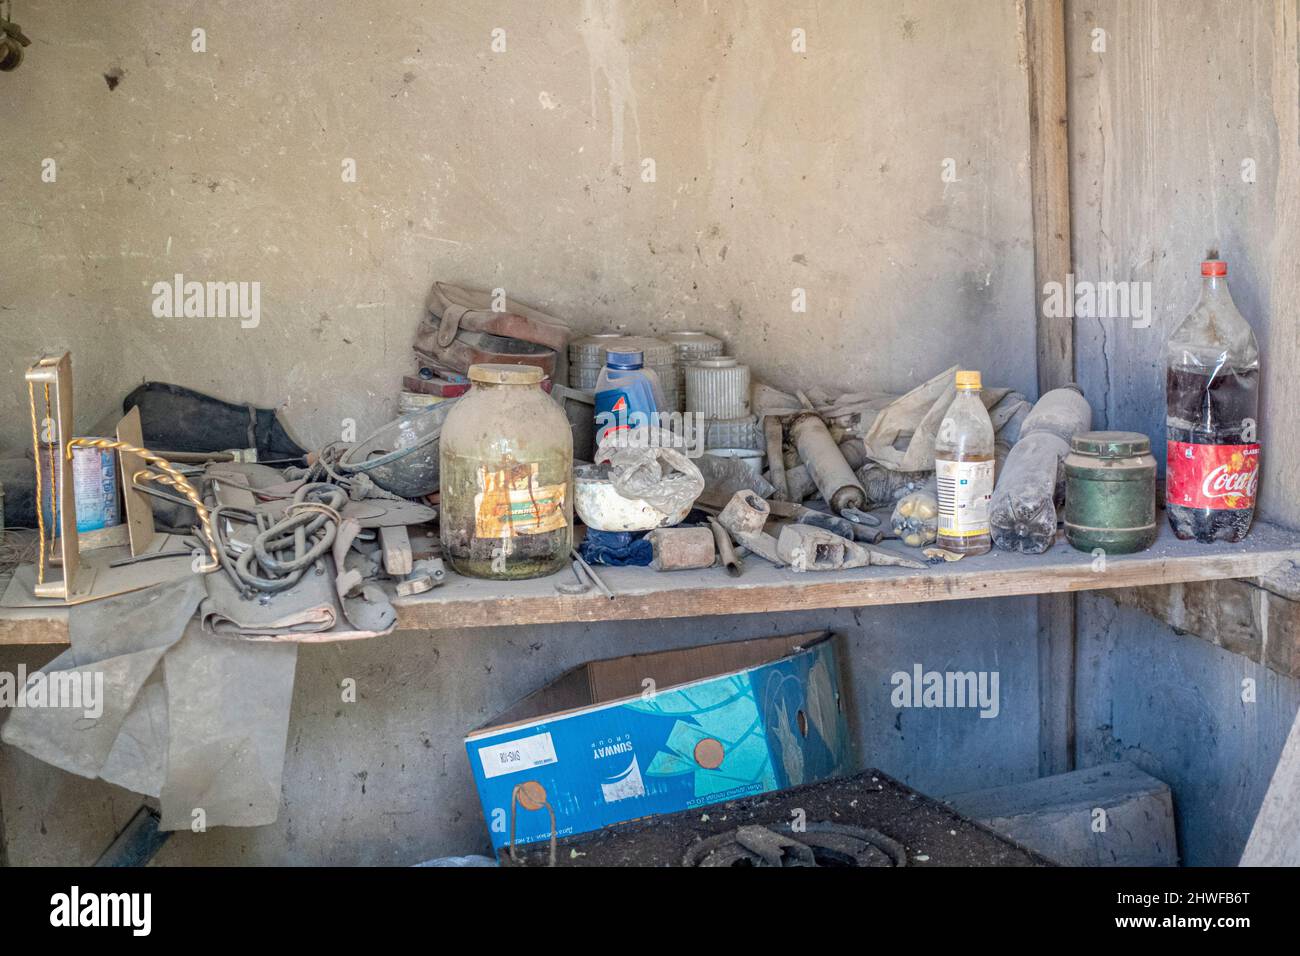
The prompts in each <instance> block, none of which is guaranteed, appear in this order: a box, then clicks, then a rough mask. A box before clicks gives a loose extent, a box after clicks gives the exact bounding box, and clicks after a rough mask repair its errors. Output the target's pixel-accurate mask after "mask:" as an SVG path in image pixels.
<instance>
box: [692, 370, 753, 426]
mask: <svg viewBox="0 0 1300 956" xmlns="http://www.w3.org/2000/svg"><path fill="white" fill-rule="evenodd" d="M686 411H688V412H691V413H693V414H695V415H702V416H704V417H705V418H708V419H714V418H744V417H745V416H747V415H748V414H749V366H748V365H740V364H738V363H737V362H736V360H735V359H734V358H726V357H722V356H719V357H717V358H707V359H700V360H699V361H698V362H692V363H691V364H690V365H687V366H686Z"/></svg>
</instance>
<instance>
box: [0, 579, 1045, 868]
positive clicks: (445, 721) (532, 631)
mask: <svg viewBox="0 0 1300 956" xmlns="http://www.w3.org/2000/svg"><path fill="white" fill-rule="evenodd" d="M1033 612H1034V602H1033V600H1032V599H1020V598H1017V599H1000V600H988V601H968V602H958V603H949V604H938V605H933V606H929V607H927V606H924V605H909V606H902V607H894V608H879V609H866V610H861V611H857V612H855V611H836V612H825V613H816V612H812V613H799V614H775V615H748V616H743V617H729V618H706V619H693V620H687V621H680V620H674V621H648V622H635V623H630V624H627V625H600V626H594V625H592V626H586V625H572V626H563V627H558V626H557V627H539V628H490V629H482V630H470V631H447V632H438V633H435V634H432V635H427V634H397V635H393V636H391V637H388V638H383V639H380V640H374V641H357V642H350V643H342V644H333V645H303V647H302V648H301V649H300V652H299V657H298V670H297V678H296V684H295V687H294V700H293V713H292V717H291V720H290V725H289V743H288V753H287V756H286V760H285V774H284V787H283V793H282V801H283V802H282V806H281V812H280V818H279V820H277V822H276V823H274V824H273V825H271V826H266V827H256V828H249V829H240V828H216V829H213V830H211V831H209V832H207V833H203V834H194V833H190V832H188V831H183V832H180V833H178V834H176V835H175V836H174V837H172V839H171V840H170V842H169V843H168V844H167V845H166V846H165V847H164V848H163V850H162V852H161V853H160V854H159V856H158V857H157V860H158V862H159V863H166V864H216V865H224V864H238V863H259V864H310V863H335V864H371V863H383V864H408V863H415V862H419V861H420V860H424V859H429V858H431V857H434V856H441V855H447V854H460V853H468V852H475V851H484V850H486V848H487V846H488V833H487V829H486V824H485V822H484V820H483V814H482V811H481V809H480V807H479V803H478V798H477V795H476V793H475V790H474V785H473V780H472V778H471V777H470V771H469V764H468V760H467V757H466V755H465V749H464V743H463V737H464V734H465V732H466V731H468V730H471V729H473V728H474V727H477V726H479V725H480V724H482V723H485V722H486V721H487V720H488V719H489V718H491V717H492V716H493V715H495V714H497V713H499V712H501V711H502V710H504V709H505V708H506V707H507V706H508V705H509V704H511V703H513V702H514V701H515V700H517V699H518V698H520V697H522V696H524V695H525V694H527V693H529V692H531V691H533V690H535V689H537V688H538V687H540V686H542V685H544V684H546V683H547V682H549V681H551V680H553V679H555V678H556V677H558V676H559V675H560V674H561V673H562V672H564V671H565V670H567V669H568V668H570V667H573V666H575V665H577V664H580V663H582V662H584V661H587V660H593V659H597V658H601V657H614V656H619V655H621V654H629V653H636V652H639V651H649V650H658V649H663V648H671V647H688V646H694V645H698V644H707V643H712V642H715V641H725V640H738V639H742V638H747V637H758V636H765V635H772V634H788V633H799V632H801V631H806V630H816V629H820V628H829V629H832V630H835V631H837V632H839V633H842V634H843V635H845V638H846V640H845V642H844V644H843V645H842V648H843V649H844V650H845V651H846V652H847V653H846V655H845V657H846V659H845V661H844V664H845V667H844V670H845V672H846V685H845V687H844V690H845V694H846V699H847V703H848V707H847V713H848V715H849V720H850V726H851V728H852V730H853V731H854V738H855V744H856V748H855V749H856V751H857V764H858V765H860V766H875V767H878V768H881V769H884V770H885V771H887V772H888V773H890V774H892V775H894V776H896V777H898V778H899V779H902V780H904V781H906V782H908V783H911V784H912V785H914V786H916V787H918V788H920V789H922V790H924V791H926V792H928V793H931V794H935V795H939V796H942V795H944V794H948V793H955V792H958V791H961V790H970V789H976V788H980V787H990V786H994V785H997V784H1002V783H1009V782H1015V781H1022V780H1030V779H1032V778H1034V777H1035V776H1037V772H1038V731H1037V713H1038V694H1039V688H1038V664H1037V660H1036V658H1035V657H1034V654H1033V651H1032V643H1031V644H1029V645H1027V644H1026V642H1025V635H1024V621H1025V620H1029V621H1031V622H1032V620H1033V617H1032V615H1033ZM50 656H52V653H51V651H49V650H48V649H33V648H28V649H26V650H22V649H18V648H13V647H9V648H0V670H8V671H13V670H14V669H15V668H16V667H17V664H18V662H19V661H25V662H26V663H27V665H28V667H35V666H36V665H37V664H41V663H44V662H45V660H47V659H48V658H49V657H50ZM915 664H920V665H921V666H922V668H923V669H924V670H938V671H944V670H960V671H968V670H974V671H982V670H987V671H996V672H998V675H999V687H998V692H999V697H998V700H999V712H998V714H997V716H996V717H993V718H981V717H980V716H979V715H978V713H977V711H975V710H971V709H964V710H957V709H947V710H945V709H905V710H900V709H897V708H895V707H894V706H893V705H892V703H891V701H890V695H891V692H892V690H893V686H892V684H891V683H890V675H891V674H893V673H894V672H896V671H905V672H908V673H910V672H911V671H912V668H913V666H914V665H915ZM349 677H350V678H352V679H354V680H355V681H356V688H357V702H356V703H350V704H346V703H343V702H342V701H341V692H340V689H339V684H340V681H342V680H343V679H344V678H349ZM140 802H141V798H140V797H139V796H138V795H136V794H133V793H129V792H127V791H125V790H122V789H119V788H117V787H113V786H110V785H108V784H104V783H101V782H98V781H91V780H86V779H84V778H81V777H76V776H73V775H71V774H68V773H66V772H64V771H61V770H56V769H54V768H52V767H49V766H47V765H45V764H43V763H40V762H38V761H36V760H34V759H33V758H31V757H28V756H27V755H26V754H24V753H22V752H21V751H17V750H15V749H14V748H12V747H4V746H0V805H3V807H4V824H5V831H6V835H7V841H8V848H9V857H10V862H11V863H12V864H14V865H27V864H85V863H90V862H93V861H94V860H95V859H96V858H97V857H98V856H99V854H100V853H102V852H103V850H104V849H105V847H107V845H108V843H109V842H110V841H111V840H112V838H113V836H114V835H115V834H116V832H117V831H118V830H119V829H120V828H121V827H122V826H123V825H124V824H125V823H126V821H127V820H128V819H129V818H130V817H131V815H132V814H133V813H134V812H135V811H136V809H137V808H138V807H139V806H140Z"/></svg>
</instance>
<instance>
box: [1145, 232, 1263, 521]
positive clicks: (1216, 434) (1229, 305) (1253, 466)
mask: <svg viewBox="0 0 1300 956" xmlns="http://www.w3.org/2000/svg"><path fill="white" fill-rule="evenodd" d="M1210 256H1211V258H1209V259H1208V260H1207V261H1205V262H1202V263H1201V297H1200V299H1198V300H1197V302H1196V307H1195V308H1194V309H1192V311H1191V313H1190V314H1189V315H1188V316H1187V318H1185V319H1183V321H1182V324H1181V325H1179V326H1178V328H1177V329H1175V330H1174V334H1173V335H1171V336H1170V337H1169V343H1168V346H1167V347H1166V352H1165V355H1166V361H1167V372H1168V374H1167V379H1166V399H1167V409H1166V414H1167V417H1166V419H1165V433H1166V434H1165V437H1166V438H1167V439H1168V442H1169V455H1168V461H1167V467H1166V472H1165V506H1166V510H1167V511H1168V513H1169V525H1170V527H1172V528H1173V529H1174V534H1176V535H1177V536H1178V537H1179V538H1182V539H1184V540H1188V539H1191V538H1195V539H1196V540H1197V541H1203V542H1207V543H1208V542H1211V541H1216V540H1219V541H1240V540H1241V539H1242V538H1244V537H1245V536H1246V532H1247V531H1249V530H1250V522H1251V519H1252V518H1253V517H1254V514H1255V494H1256V492H1257V491H1258V488H1259V443H1258V441H1257V436H1258V430H1259V422H1258V419H1257V417H1256V414H1257V410H1258V407H1259V348H1258V346H1257V345H1256V344H1255V333H1254V332H1252V331H1251V328H1250V325H1249V324H1247V322H1246V320H1245V319H1243V318H1242V317H1241V313H1240V312H1238V311H1237V307H1236V306H1235V305H1234V304H1233V302H1232V295H1231V294H1230V293H1229V292H1228V278H1227V276H1228V266H1227V263H1225V262H1223V261H1222V260H1220V259H1218V258H1217V254H1216V253H1213V252H1211V253H1210Z"/></svg>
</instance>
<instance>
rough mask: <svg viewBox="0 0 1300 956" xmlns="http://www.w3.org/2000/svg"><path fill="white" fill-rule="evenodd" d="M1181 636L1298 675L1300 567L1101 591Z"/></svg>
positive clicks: (1292, 565) (1290, 563)
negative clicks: (1255, 575) (1248, 575)
mask: <svg viewBox="0 0 1300 956" xmlns="http://www.w3.org/2000/svg"><path fill="white" fill-rule="evenodd" d="M1100 593H1101V594H1103V595H1105V596H1106V597H1108V598H1110V599H1111V600H1113V601H1114V602H1115V603H1116V604H1119V605H1120V606H1121V607H1132V608H1137V609H1138V610H1140V611H1145V612H1146V613H1147V614H1150V615H1151V616H1152V617H1154V618H1155V619H1156V620H1158V621H1161V622H1163V623H1165V624H1167V625H1169V627H1171V628H1172V629H1173V630H1174V631H1176V632H1178V633H1179V634H1191V635H1194V636H1196V637H1200V638H1203V639H1204V640H1207V641H1209V642H1210V643H1211V644H1214V645H1216V646H1218V647H1222V648H1223V649H1224V650H1228V651H1232V652H1233V653H1234V654H1241V655H1242V656H1243V657H1247V658H1249V659H1250V660H1252V661H1254V662H1256V663H1257V664H1263V665H1264V666H1265V667H1267V668H1269V669H1270V670H1273V671H1276V672H1277V673H1279V674H1282V675H1284V676H1286V677H1300V566H1298V565H1297V564H1296V562H1293V561H1287V562H1285V563H1283V564H1282V565H1280V566H1279V567H1278V568H1276V569H1275V570H1273V571H1271V572H1269V573H1268V574H1267V575H1266V576H1264V577H1261V578H1250V579H1241V580H1237V579H1226V580H1220V581H1189V582H1186V583H1183V584H1161V585H1153V586H1149V587H1136V588H1124V589H1107V590H1103V591H1101V592H1100Z"/></svg>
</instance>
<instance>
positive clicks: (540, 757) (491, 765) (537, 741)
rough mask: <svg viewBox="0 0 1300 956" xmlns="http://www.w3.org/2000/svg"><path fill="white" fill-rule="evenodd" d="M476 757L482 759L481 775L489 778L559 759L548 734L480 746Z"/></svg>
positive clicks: (543, 764) (541, 765)
mask: <svg viewBox="0 0 1300 956" xmlns="http://www.w3.org/2000/svg"><path fill="white" fill-rule="evenodd" d="M478 759H479V760H481V761H483V776H485V777H487V778H488V779H489V780H490V779H491V778H493V777H500V776H504V775H505V774H508V773H516V772H518V771H520V770H532V769H533V768H534V767H544V766H545V765H546V764H548V763H556V762H557V761H558V760H559V758H558V757H556V756H555V744H554V743H552V742H551V735H550V734H535V735H533V736H532V737H520V738H519V739H518V740H512V741H510V742H509V743H503V744H490V745H488V746H486V747H480V748H479V749H478Z"/></svg>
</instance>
